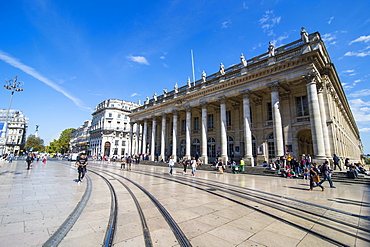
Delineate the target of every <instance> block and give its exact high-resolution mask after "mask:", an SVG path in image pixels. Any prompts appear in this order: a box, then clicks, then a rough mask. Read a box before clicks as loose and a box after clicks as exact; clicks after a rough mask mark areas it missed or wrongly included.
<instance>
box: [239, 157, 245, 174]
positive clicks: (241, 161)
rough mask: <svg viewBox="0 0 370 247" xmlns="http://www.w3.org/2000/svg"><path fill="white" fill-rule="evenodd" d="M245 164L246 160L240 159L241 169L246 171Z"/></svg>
mask: <svg viewBox="0 0 370 247" xmlns="http://www.w3.org/2000/svg"><path fill="white" fill-rule="evenodd" d="M244 166H245V162H244V160H243V159H241V160H240V168H241V171H242V172H244Z"/></svg>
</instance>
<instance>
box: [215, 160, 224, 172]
mask: <svg viewBox="0 0 370 247" xmlns="http://www.w3.org/2000/svg"><path fill="white" fill-rule="evenodd" d="M217 169H218V171H219V173H220V174H224V170H225V168H224V162H223V161H222V159H218V163H217Z"/></svg>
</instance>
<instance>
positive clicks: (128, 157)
mask: <svg viewBox="0 0 370 247" xmlns="http://www.w3.org/2000/svg"><path fill="white" fill-rule="evenodd" d="M126 163H127V171H128V170H130V171H131V164H132V159H131V156H127V158H126Z"/></svg>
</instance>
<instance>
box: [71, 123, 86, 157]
mask: <svg viewBox="0 0 370 247" xmlns="http://www.w3.org/2000/svg"><path fill="white" fill-rule="evenodd" d="M90 126H91V121H90V120H86V121H85V122H84V124H83V125H82V126H80V127H78V128H77V129H74V130H72V133H71V140H70V142H69V150H70V152H71V153H78V152H81V151H87V150H88V149H89V143H90V134H89V131H90Z"/></svg>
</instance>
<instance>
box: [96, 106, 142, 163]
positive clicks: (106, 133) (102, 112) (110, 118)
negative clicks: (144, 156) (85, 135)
mask: <svg viewBox="0 0 370 247" xmlns="http://www.w3.org/2000/svg"><path fill="white" fill-rule="evenodd" d="M138 106H140V105H139V104H136V103H133V102H129V101H125V100H118V99H109V100H105V101H103V102H101V103H100V104H99V105H98V106H97V107H95V110H94V112H93V113H92V116H93V117H92V121H91V127H90V132H89V133H90V149H89V155H91V156H106V157H112V156H116V157H118V158H119V157H121V156H123V155H127V154H128V153H130V150H129V145H128V143H129V140H130V139H129V130H130V124H129V123H130V118H129V117H128V115H129V113H130V112H131V110H132V109H133V108H136V107H138Z"/></svg>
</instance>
